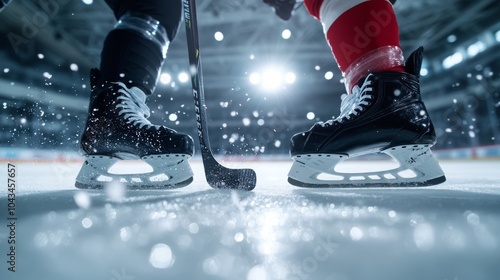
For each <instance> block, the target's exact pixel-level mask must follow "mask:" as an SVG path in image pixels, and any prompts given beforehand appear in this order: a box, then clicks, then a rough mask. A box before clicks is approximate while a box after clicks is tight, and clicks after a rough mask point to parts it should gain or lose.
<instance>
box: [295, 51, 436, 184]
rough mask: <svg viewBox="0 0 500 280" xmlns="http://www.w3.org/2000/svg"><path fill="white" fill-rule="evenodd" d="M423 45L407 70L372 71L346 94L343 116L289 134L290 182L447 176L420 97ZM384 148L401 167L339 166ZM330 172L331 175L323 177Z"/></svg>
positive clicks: (423, 180) (429, 180)
mask: <svg viewBox="0 0 500 280" xmlns="http://www.w3.org/2000/svg"><path fill="white" fill-rule="evenodd" d="M422 56H423V48H419V49H418V50H416V51H415V52H413V53H412V54H411V56H410V58H409V59H408V61H407V62H406V66H405V71H406V73H399V72H378V73H372V74H369V75H368V76H367V77H366V78H363V79H361V80H360V82H359V84H358V85H357V86H355V87H354V89H353V93H352V94H350V95H347V96H346V97H344V98H343V100H342V104H341V113H340V116H339V117H337V118H336V119H333V120H329V121H327V122H319V123H316V124H315V125H314V126H313V127H312V128H311V129H310V130H309V131H306V132H302V133H299V134H296V135H294V136H293V137H292V139H291V148H290V154H291V156H292V158H293V159H294V164H293V166H292V168H291V170H290V172H289V174H288V176H289V178H288V182H289V183H291V184H292V185H296V186H300V187H367V186H382V187H383V186H427V185H435V184H439V183H442V182H444V181H445V180H446V178H445V176H444V173H443V171H442V170H441V168H440V166H439V164H438V162H437V161H436V159H435V158H434V156H433V154H432V152H431V150H430V148H431V147H432V146H433V145H434V144H435V143H436V134H435V131H434V127H433V125H432V122H431V120H430V118H429V115H428V113H427V110H426V108H425V106H424V103H423V102H422V100H421V97H420V86H419V73H420V67H421V62H422ZM378 152H381V153H385V154H388V155H389V156H391V157H392V158H393V159H395V160H396V161H398V162H399V167H397V168H394V169H391V170H384V171H378V172H365V173H344V172H338V171H336V170H335V166H336V165H337V164H338V163H340V162H342V161H344V160H346V159H348V158H351V157H356V156H359V155H364V154H370V153H378ZM321 174H328V177H329V178H328V179H326V180H323V179H320V178H319V177H320V175H321Z"/></svg>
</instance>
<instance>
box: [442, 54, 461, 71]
mask: <svg viewBox="0 0 500 280" xmlns="http://www.w3.org/2000/svg"><path fill="white" fill-rule="evenodd" d="M462 60H464V56H463V55H462V53H460V52H456V53H454V54H452V55H450V56H448V57H447V58H445V59H444V60H443V67H444V68H446V69H449V68H451V67H453V66H455V65H457V64H459V63H460V62H462Z"/></svg>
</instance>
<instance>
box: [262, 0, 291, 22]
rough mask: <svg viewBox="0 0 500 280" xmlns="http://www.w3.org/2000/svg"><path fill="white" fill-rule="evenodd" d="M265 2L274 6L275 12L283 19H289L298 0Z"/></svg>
mask: <svg viewBox="0 0 500 280" xmlns="http://www.w3.org/2000/svg"><path fill="white" fill-rule="evenodd" d="M264 3H266V4H267V5H269V6H271V7H273V8H274V12H275V13H276V15H277V16H278V17H280V18H281V19H282V20H289V19H290V18H291V17H292V13H293V11H294V10H295V5H296V4H297V1H296V0H264Z"/></svg>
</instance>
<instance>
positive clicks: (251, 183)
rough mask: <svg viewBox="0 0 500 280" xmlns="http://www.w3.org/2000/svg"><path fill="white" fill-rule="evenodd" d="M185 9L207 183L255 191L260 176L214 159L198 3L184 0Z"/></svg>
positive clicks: (219, 187) (191, 71)
mask: <svg viewBox="0 0 500 280" xmlns="http://www.w3.org/2000/svg"><path fill="white" fill-rule="evenodd" d="M183 7H184V21H185V25H186V37H187V46H188V53H189V65H190V69H189V70H190V73H191V84H192V86H193V97H194V103H195V112H196V122H197V126H198V137H199V140H200V148H201V157H202V160H203V167H204V168H205V177H206V179H207V182H208V184H209V185H210V186H211V187H212V188H215V189H238V190H247V191H249V190H253V189H254V188H255V185H256V182H257V175H256V174H255V171H254V170H252V169H231V168H226V167H224V166H222V165H221V164H219V163H218V162H217V161H216V160H215V158H214V155H213V154H212V150H211V149H210V142H209V137H208V127H207V124H206V123H207V116H206V106H205V93H204V89H203V74H202V69H201V59H200V46H199V40H198V23H197V18H196V3H195V0H183Z"/></svg>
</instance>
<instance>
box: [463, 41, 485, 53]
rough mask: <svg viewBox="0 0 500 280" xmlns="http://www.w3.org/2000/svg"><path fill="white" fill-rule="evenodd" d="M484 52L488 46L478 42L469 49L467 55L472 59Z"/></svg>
mask: <svg viewBox="0 0 500 280" xmlns="http://www.w3.org/2000/svg"><path fill="white" fill-rule="evenodd" d="M484 50H486V45H485V44H484V43H483V42H481V41H477V42H475V43H474V44H472V45H470V46H469V47H468V48H467V54H468V55H469V56H471V57H472V56H476V55H477V54H478V53H480V52H482V51H484Z"/></svg>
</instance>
